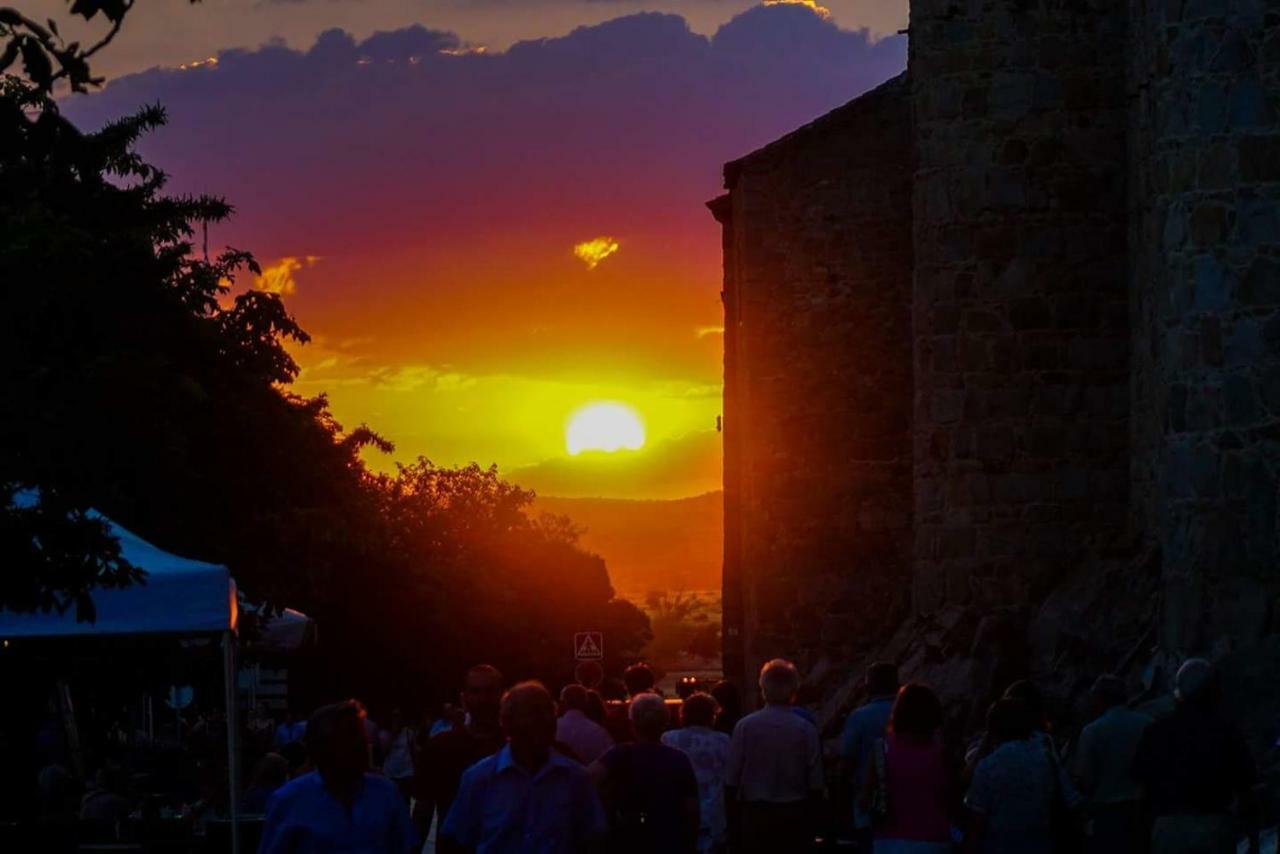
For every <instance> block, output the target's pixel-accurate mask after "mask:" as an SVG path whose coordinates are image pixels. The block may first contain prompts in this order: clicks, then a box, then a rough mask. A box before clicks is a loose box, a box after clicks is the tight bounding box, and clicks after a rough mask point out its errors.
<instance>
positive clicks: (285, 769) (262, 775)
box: [250, 753, 289, 792]
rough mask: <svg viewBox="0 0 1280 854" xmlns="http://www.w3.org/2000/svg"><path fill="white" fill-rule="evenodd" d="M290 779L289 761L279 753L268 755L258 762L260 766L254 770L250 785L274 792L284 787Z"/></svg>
mask: <svg viewBox="0 0 1280 854" xmlns="http://www.w3.org/2000/svg"><path fill="white" fill-rule="evenodd" d="M288 779H289V760H288V759H285V758H284V757H283V756H281V755H280V754H279V753H268V754H267V755H266V756H264V757H262V758H261V759H259V760H258V766H257V767H256V768H254V769H253V780H252V781H251V783H250V785H251V786H253V787H255V788H258V789H265V790H266V791H269V792H274V791H275V790H276V789H278V788H280V787H281V786H283V785H284V783H285V781H286V780H288Z"/></svg>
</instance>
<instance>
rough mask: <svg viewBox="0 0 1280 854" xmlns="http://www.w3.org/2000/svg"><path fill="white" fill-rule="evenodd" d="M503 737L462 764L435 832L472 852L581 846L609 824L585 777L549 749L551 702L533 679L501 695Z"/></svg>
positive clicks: (541, 851)
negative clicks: (493, 748)
mask: <svg viewBox="0 0 1280 854" xmlns="http://www.w3.org/2000/svg"><path fill="white" fill-rule="evenodd" d="M502 729H503V731H504V732H505V733H506V735H507V740H508V741H507V745H506V746H505V747H504V748H502V750H500V751H499V752H498V753H496V754H495V755H493V756H490V757H488V758H486V759H482V760H480V761H479V762H477V763H476V764H475V765H472V766H471V767H470V768H468V769H467V772H466V773H465V774H463V775H462V784H461V786H459V787H458V796H457V798H455V799H454V802H453V806H452V807H451V808H450V810H449V815H448V817H447V818H446V819H445V822H444V826H443V828H441V833H442V834H443V835H444V836H446V837H449V838H451V839H452V840H453V841H454V842H456V843H457V844H458V845H460V846H462V848H463V850H465V851H471V852H475V854H579V852H584V851H589V850H592V849H593V848H594V847H595V846H596V845H597V844H598V843H599V842H600V840H602V839H603V837H604V834H605V832H606V830H607V826H606V824H605V819H604V810H603V809H602V808H601V806H600V800H599V798H598V797H597V796H596V793H595V789H594V788H593V787H592V785H591V780H590V778H589V777H588V776H587V772H586V769H584V768H583V767H582V766H581V765H579V764H578V763H577V762H574V761H573V760H571V759H567V758H565V757H564V756H562V755H560V754H559V753H556V752H555V751H553V750H552V749H551V746H552V743H553V742H554V741H555V736H556V706H555V701H554V700H553V699H552V698H551V694H550V692H548V691H547V689H546V688H544V687H543V686H542V684H541V683H539V682H522V683H520V684H519V685H517V686H515V687H514V688H512V689H511V690H510V691H508V692H507V693H506V695H505V696H504V697H503V698H502Z"/></svg>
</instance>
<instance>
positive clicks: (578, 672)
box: [573, 661, 605, 726]
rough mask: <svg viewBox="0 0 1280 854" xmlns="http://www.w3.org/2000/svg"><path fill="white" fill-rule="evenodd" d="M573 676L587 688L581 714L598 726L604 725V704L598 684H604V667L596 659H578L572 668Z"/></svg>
mask: <svg viewBox="0 0 1280 854" xmlns="http://www.w3.org/2000/svg"><path fill="white" fill-rule="evenodd" d="M573 678H574V681H576V682H577V683H578V684H579V685H581V686H582V687H583V688H586V689H587V705H586V708H585V709H583V714H585V715H586V716H587V717H588V718H589V719H590V720H592V721H594V722H595V723H598V724H600V726H604V724H605V705H604V698H602V697H601V696H600V686H601V685H603V684H604V668H603V667H601V666H600V662H598V661H579V662H578V663H577V665H576V666H575V667H574V668H573Z"/></svg>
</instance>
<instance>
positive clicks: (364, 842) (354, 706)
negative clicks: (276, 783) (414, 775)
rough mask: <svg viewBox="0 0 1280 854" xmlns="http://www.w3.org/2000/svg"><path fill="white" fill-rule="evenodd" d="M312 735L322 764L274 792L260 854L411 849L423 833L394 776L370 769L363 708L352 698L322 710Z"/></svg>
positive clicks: (401, 852) (314, 756)
mask: <svg viewBox="0 0 1280 854" xmlns="http://www.w3.org/2000/svg"><path fill="white" fill-rule="evenodd" d="M305 742H306V747H307V753H308V754H309V755H310V757H311V761H312V762H313V763H314V765H315V768H316V770H315V771H313V772H311V773H309V774H303V775H302V776H301V777H298V778H297V779H296V780H293V781H292V782H290V783H286V784H285V785H284V786H282V787H281V788H279V789H278V790H277V791H276V793H275V794H274V795H272V796H271V799H270V800H269V801H268V803H267V819H266V824H265V827H264V828H263V831H262V842H261V845H260V847H259V849H258V851H259V854H311V852H315V854H321V853H322V852H324V854H327V852H334V851H360V852H362V854H409V852H410V851H412V850H413V847H414V844H415V843H416V841H417V838H416V836H417V835H416V834H415V833H414V830H413V824H412V822H411V821H410V820H409V810H408V808H407V807H406V806H405V803H404V801H403V799H401V797H400V793H399V792H398V791H397V790H396V787H395V784H394V783H392V782H391V781H390V780H388V779H386V778H385V777H380V776H378V775H376V774H370V773H367V769H368V767H369V738H368V732H367V731H366V729H365V713H364V708H363V707H362V706H361V705H360V704H359V703H357V702H356V701H355V700H347V701H346V702H344V703H335V704H333V705H331V706H324V707H322V708H320V709H318V710H317V711H316V713H315V714H313V715H312V716H311V719H310V720H309V721H308V722H307V732H306V736H305Z"/></svg>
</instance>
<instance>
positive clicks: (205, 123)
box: [67, 6, 905, 382]
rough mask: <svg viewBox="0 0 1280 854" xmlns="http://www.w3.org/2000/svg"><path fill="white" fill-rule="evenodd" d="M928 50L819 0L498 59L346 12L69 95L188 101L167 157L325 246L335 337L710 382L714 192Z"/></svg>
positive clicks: (462, 357) (614, 30) (71, 108)
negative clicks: (578, 254) (296, 37)
mask: <svg viewBox="0 0 1280 854" xmlns="http://www.w3.org/2000/svg"><path fill="white" fill-rule="evenodd" d="M904 65H905V40H903V39H901V38H893V39H888V40H884V41H879V42H877V41H875V40H873V39H872V38H870V37H869V36H868V34H867V33H865V32H852V31H846V30H841V29H840V28H838V27H837V26H836V25H835V24H833V23H831V22H830V21H827V20H823V19H821V18H820V17H818V16H817V15H815V14H813V13H812V12H810V11H809V10H807V9H805V8H803V7H799V6H773V7H768V8H756V9H753V10H751V11H749V12H747V13H745V14H743V15H741V16H739V17H738V18H736V19H734V20H732V21H731V22H729V23H728V24H726V25H725V26H724V27H723V28H722V29H721V30H720V31H719V32H717V33H716V34H714V35H713V36H712V37H706V36H703V35H700V34H698V33H695V32H693V31H691V30H690V28H689V27H688V26H687V24H686V23H685V21H684V19H682V18H681V17H679V16H674V15H663V14H654V13H649V14H637V15H631V16H627V17H623V18H619V19H616V20H613V21H610V22H608V23H605V24H601V25H598V26H591V27H582V28H579V29H577V30H574V31H573V32H571V33H569V34H568V35H566V36H563V37H559V38H549V39H538V40H532V41H524V42H520V43H517V44H515V45H514V46H512V47H511V48H510V49H509V50H507V51H504V52H498V53H488V54H484V53H479V52H475V51H472V50H471V49H469V47H468V45H467V44H466V43H465V41H464V40H463V39H462V38H460V37H459V36H458V35H456V34H454V33H450V32H442V31H439V30H432V29H429V28H426V27H422V26H415V27H410V28H407V29H402V30H398V31H395V32H386V33H378V34H375V35H373V36H371V37H370V38H368V39H365V40H363V41H358V40H357V39H354V38H352V37H351V36H350V35H348V34H347V33H344V32H342V31H341V30H331V31H329V32H326V33H324V34H323V35H321V36H320V38H319V39H318V40H317V41H316V43H315V45H314V46H313V47H311V48H310V49H309V50H298V49H293V48H288V47H284V46H281V45H274V46H267V47H263V48H261V49H259V50H253V51H228V52H224V53H222V54H221V55H220V56H219V62H218V64H217V65H216V66H214V67H209V66H202V67H200V68H196V69H192V70H187V71H179V70H177V69H152V70H150V71H146V72H143V73H139V74H135V75H131V76H128V77H124V78H121V79H119V80H117V81H114V82H112V83H111V84H110V85H109V86H108V87H107V88H106V90H105V91H104V92H102V93H101V94H98V95H93V96H89V97H87V98H78V99H75V100H72V101H70V102H68V104H67V111H68V113H70V114H71V115H72V116H73V117H75V118H77V119H78V120H80V121H81V122H83V123H85V124H87V125H90V126H95V125H99V124H101V123H103V122H105V121H107V120H109V119H112V118H114V117H116V116H118V115H120V114H122V113H127V112H130V111H132V110H134V109H136V108H137V107H138V106H139V105H141V104H145V103H150V102H155V101H159V102H161V103H162V104H164V105H165V106H166V107H167V108H168V110H169V114H170V118H171V124H170V126H169V127H167V128H165V129H164V130H162V131H160V132H159V133H157V134H155V135H154V136H153V137H152V138H150V139H149V140H147V141H146V142H145V143H144V153H145V154H146V155H147V156H148V157H150V158H151V159H152V160H153V161H155V162H156V163H157V164H158V165H160V166H162V167H163V168H165V169H167V170H168V171H169V172H170V173H171V174H172V175H173V176H174V182H173V186H174V188H175V189H176V190H179V191H201V192H208V191H214V192H217V193H219V194H222V195H225V196H226V197H227V198H228V199H229V200H230V201H231V202H232V203H234V204H235V205H236V208H237V211H238V213H237V216H236V218H235V220H234V221H233V222H232V223H231V224H230V225H228V226H220V227H219V228H218V229H217V230H216V232H214V233H213V234H212V237H213V239H214V241H215V244H216V243H229V244H232V245H236V246H244V247H246V248H251V249H253V250H254V251H255V252H257V253H258V254H259V255H260V256H261V257H263V258H264V259H267V260H270V259H273V258H279V257H284V256H298V257H300V256H304V255H322V256H324V257H325V259H326V260H325V262H324V264H321V265H317V267H316V268H315V269H314V270H310V271H308V275H307V280H306V284H305V286H300V287H299V289H298V293H297V294H296V295H295V297H294V298H293V300H292V302H291V304H292V306H293V307H294V309H295V310H296V311H297V312H298V314H299V316H300V318H301V319H302V321H303V322H304V324H306V325H307V326H308V328H309V329H310V330H311V331H313V332H316V333H318V334H321V335H326V336H328V337H329V338H331V339H334V340H339V339H345V338H356V337H372V338H373V339H374V341H373V343H371V344H370V345H369V346H370V347H372V348H375V349H376V350H377V352H376V353H375V354H374V355H376V357H377V358H378V359H380V360H382V361H394V360H396V359H406V360H412V361H413V362H415V363H430V364H440V363H449V364H453V365H456V366H458V369H460V370H464V371H472V372H484V371H497V372H503V371H513V370H517V371H518V370H523V369H524V367H526V366H527V367H529V368H530V369H531V370H544V369H548V366H562V365H574V364H577V365H581V364H583V359H584V357H583V354H584V353H589V354H591V356H592V358H593V359H594V361H592V362H591V364H592V366H593V367H597V366H598V367H600V368H601V369H603V368H605V367H608V365H609V364H617V363H618V360H622V359H626V360H627V363H626V365H625V366H621V367H619V370H622V368H623V367H625V370H626V371H627V372H628V373H629V374H630V375H633V376H634V375H643V374H640V371H641V370H642V369H643V370H647V371H649V372H650V375H652V374H653V373H654V372H655V371H656V370H657V368H656V367H653V366H654V365H657V364H659V363H661V365H662V367H663V370H664V371H667V369H674V368H673V363H674V362H676V361H679V360H683V362H682V363H681V364H680V365H676V366H675V367H678V368H679V370H681V371H684V374H683V375H684V376H694V371H695V367H694V366H696V379H697V380H698V381H699V382H709V381H711V380H712V379H713V376H714V375H713V374H711V373H710V370H709V369H712V370H713V369H714V367H713V366H714V365H716V364H718V359H716V358H715V357H714V355H712V356H710V357H709V355H708V354H712V353H713V350H714V347H713V346H712V345H710V344H706V343H699V342H698V340H696V339H695V338H694V336H693V335H692V334H691V332H690V330H692V329H694V328H697V327H702V326H706V325H708V324H709V323H712V322H714V321H715V320H716V313H717V312H718V301H717V297H716V293H717V291H718V278H719V272H718V267H719V260H718V251H719V244H718V240H717V238H716V236H715V224H714V223H713V222H712V221H711V219H710V217H709V215H708V214H707V212H706V210H705V208H704V207H703V202H704V201H705V200H706V199H708V198H710V197H711V196H712V195H715V194H716V193H718V192H719V190H720V184H721V176H720V172H721V166H722V164H723V163H724V162H725V161H726V160H730V159H733V158H735V157H737V156H740V155H742V154H744V153H746V152H747V151H749V150H751V149H753V148H755V147H757V146H759V145H762V144H764V143H766V142H768V141H770V140H771V139H773V138H775V137H777V136H779V135H781V134H783V133H786V132H788V131H790V130H792V129H793V128H795V127H796V126H798V125H800V124H803V123H805V122H808V121H810V120H812V119H813V118H814V117H816V116H818V115H820V114H822V113H824V112H826V111H828V110H830V109H832V108H834V107H836V106H838V105H840V104H842V103H844V102H846V101H848V100H849V99H851V98H853V97H854V96H856V95H858V94H860V93H861V92H863V91H865V90H867V89H868V88H870V87H872V86H874V85H876V84H878V83H880V82H882V81H884V80H885V79H887V78H889V77H891V76H893V75H895V74H897V73H898V72H899V71H901V69H902V68H903V66H904ZM602 234H608V235H612V236H615V237H617V238H618V239H619V240H620V241H621V244H622V249H621V251H620V252H619V253H618V255H617V256H616V257H615V258H614V259H611V260H610V263H609V264H606V265H601V267H600V268H599V269H598V270H595V271H591V278H590V279H589V280H588V279H584V278H582V277H584V276H586V275H587V272H586V271H585V270H584V269H582V265H581V264H579V263H577V262H576V261H575V259H574V258H573V257H572V253H571V247H572V246H573V245H574V244H575V243H576V242H578V241H581V240H585V239H589V238H591V237H594V236H597V235H602ZM677 268H678V269H677ZM573 277H578V278H573ZM587 283H589V284H590V286H591V287H590V288H587V287H585V285H586V284H587ZM694 287H696V288H698V289H699V290H698V291H697V292H696V293H694V292H693V290H692V289H693V288H694ZM495 307H501V309H502V310H501V311H498V310H496V308H495ZM442 317H447V322H441V318H442ZM428 329H429V330H430V334H427V332H426V330H428ZM513 352H515V353H519V354H521V355H520V357H519V358H518V359H517V360H516V361H517V362H518V364H519V365H520V367H513V366H512V362H513V359H512V357H511V354H512V353H513ZM602 354H603V355H602ZM611 360H612V361H611ZM646 366H648V367H646ZM662 375H664V376H667V375H672V374H670V373H669V372H666V373H663V374H662Z"/></svg>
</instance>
